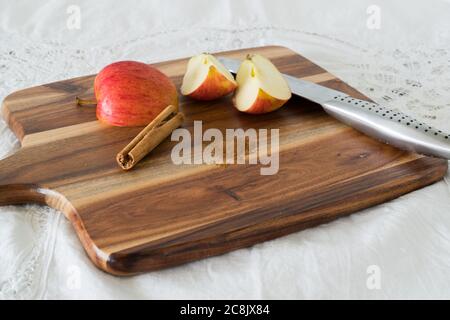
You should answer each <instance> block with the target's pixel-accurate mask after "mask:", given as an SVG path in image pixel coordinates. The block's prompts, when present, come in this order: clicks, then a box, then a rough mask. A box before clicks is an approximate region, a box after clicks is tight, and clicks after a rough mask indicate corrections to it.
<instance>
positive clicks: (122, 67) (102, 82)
mask: <svg viewBox="0 0 450 320" xmlns="http://www.w3.org/2000/svg"><path fill="white" fill-rule="evenodd" d="M94 90H95V97H96V99H97V118H98V119H99V120H100V121H102V122H105V123H108V124H111V125H114V126H121V127H133V126H144V125H147V124H148V123H150V122H151V121H152V120H153V119H155V118H156V116H157V115H158V114H159V113H160V112H161V111H162V110H163V109H164V108H166V107H167V106H168V105H174V106H176V107H178V95H177V89H176V87H175V85H174V83H173V82H172V80H170V79H169V78H168V77H167V76H166V75H165V74H164V73H162V72H161V71H159V70H158V69H156V68H153V67H151V66H149V65H147V64H145V63H142V62H137V61H119V62H115V63H112V64H110V65H108V66H106V67H105V68H103V70H101V71H100V73H99V74H98V75H97V77H96V78H95V81H94Z"/></svg>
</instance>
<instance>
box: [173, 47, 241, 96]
mask: <svg viewBox="0 0 450 320" xmlns="http://www.w3.org/2000/svg"><path fill="white" fill-rule="evenodd" d="M236 86H237V84H236V81H235V80H234V78H233V75H232V74H231V73H230V72H229V71H228V70H227V69H226V68H225V67H224V66H223V64H222V63H220V62H219V61H218V60H217V59H216V58H215V57H214V56H212V55H210V54H200V55H198V56H195V57H192V58H191V59H190V60H189V62H188V66H187V70H186V74H185V75H184V78H183V84H182V85H181V93H182V94H183V95H188V96H192V97H193V98H197V99H201V100H211V99H215V98H219V97H221V96H224V95H226V94H228V93H230V92H232V91H233V90H234V89H235V88H236Z"/></svg>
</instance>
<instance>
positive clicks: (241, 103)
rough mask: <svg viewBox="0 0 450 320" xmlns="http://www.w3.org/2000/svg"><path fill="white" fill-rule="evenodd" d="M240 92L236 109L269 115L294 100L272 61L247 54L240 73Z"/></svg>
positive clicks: (238, 75)
mask: <svg viewBox="0 0 450 320" xmlns="http://www.w3.org/2000/svg"><path fill="white" fill-rule="evenodd" d="M236 81H237V83H238V89H237V90H236V94H235V96H234V98H233V103H234V106H235V107H236V108H237V109H238V110H239V111H242V112H247V113H267V112H271V111H274V110H277V109H278V108H280V107H281V106H282V105H283V104H285V103H286V101H288V100H289V99H290V98H291V95H292V94H291V89H290V88H289V85H288V84H287V82H286V80H285V79H284V77H283V75H282V74H281V73H280V71H278V69H277V68H276V67H275V66H274V65H273V63H272V62H270V60H268V59H267V58H264V57H263V56H261V55H258V54H255V55H248V56H247V58H246V59H245V60H244V61H243V62H242V63H241V66H240V67H239V70H238V72H237V77H236Z"/></svg>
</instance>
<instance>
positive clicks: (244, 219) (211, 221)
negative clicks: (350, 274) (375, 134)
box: [0, 47, 447, 275]
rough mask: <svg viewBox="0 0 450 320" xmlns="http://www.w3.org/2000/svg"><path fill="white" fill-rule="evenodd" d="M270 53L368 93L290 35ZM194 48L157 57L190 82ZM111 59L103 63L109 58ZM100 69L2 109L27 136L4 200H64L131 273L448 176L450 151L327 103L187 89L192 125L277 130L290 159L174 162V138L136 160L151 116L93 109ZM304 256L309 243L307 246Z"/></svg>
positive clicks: (115, 269) (308, 74) (89, 238)
mask: <svg viewBox="0 0 450 320" xmlns="http://www.w3.org/2000/svg"><path fill="white" fill-rule="evenodd" d="M247 53H260V54H263V55H265V56H266V57H268V58H270V59H271V60H272V61H273V62H274V64H275V65H277V66H278V67H279V69H280V70H281V71H282V72H284V73H287V74H290V75H293V76H296V77H299V78H303V79H307V80H309V81H313V82H317V83H320V84H322V85H324V86H327V87H330V88H334V89H338V90H341V91H344V92H346V93H348V94H350V95H352V96H354V97H357V98H364V97H363V96H362V95H361V94H359V93H358V92H357V91H355V90H354V89H352V88H350V87H349V86H348V85H346V84H344V83H343V82H342V81H340V80H339V79H337V78H335V77H334V76H333V75H331V74H329V73H327V72H326V71H325V70H323V69H322V68H320V67H318V66H317V65H315V64H313V63H312V62H311V61H308V60H307V59H305V58H303V57H302V56H300V55H298V54H296V53H294V52H293V51H291V50H289V49H286V48H283V47H262V48H253V49H248V50H239V51H232V52H227V53H224V55H226V56H229V57H234V58H243V57H245V55H246V54H247ZM186 61H187V60H177V61H170V62H163V63H158V64H155V66H156V67H157V68H159V69H160V70H161V71H163V72H165V73H166V74H167V75H169V76H170V77H172V79H173V80H174V81H175V83H176V85H177V86H178V87H179V85H180V84H181V79H182V75H183V73H184V70H185V66H186ZM100 67H101V66H99V68H100ZM93 80H94V76H93V75H91V76H86V77H81V78H76V79H71V80H67V81H60V82H55V83H51V84H46V85H42V86H38V87H34V88H30V89H25V90H21V91H19V92H16V93H13V94H11V95H10V96H8V97H7V98H6V99H5V100H4V102H3V116H4V118H5V119H6V121H7V123H8V124H9V126H10V127H11V129H12V130H13V131H14V133H15V134H16V135H17V137H18V138H19V139H20V141H21V143H22V148H21V149H20V150H19V151H18V152H16V153H15V154H13V155H12V156H10V157H8V158H6V159H3V160H1V161H0V205H7V204H19V203H27V202H37V203H43V204H48V205H49V206H51V207H53V208H56V209H58V210H61V211H62V212H63V213H64V214H65V216H66V217H67V218H68V219H69V220H70V221H71V222H72V224H73V226H74V228H75V230H76V232H77V234H78V236H79V238H80V240H81V243H82V244H83V246H84V248H85V250H86V252H87V254H88V255H89V257H90V258H91V259H92V261H93V262H94V263H95V264H96V265H97V266H98V267H99V268H101V269H102V270H104V271H106V272H109V273H112V274H117V275H124V274H134V273H139V272H143V271H149V270H155V269H159V268H164V267H168V266H173V265H177V264H181V263H185V262H188V261H192V260H196V259H200V258H204V257H208V256H212V255H218V254H222V253H225V252H228V251H231V250H234V249H237V248H242V247H246V246H250V245H253V244H255V243H257V242H261V241H265V240H269V239H273V238H276V237H279V236H282V235H285V234H288V233H291V232H295V231H298V230H301V229H304V228H308V227H312V226H315V225H318V224H320V223H324V222H328V221H331V220H333V219H336V218H338V217H341V216H345V215H348V214H350V213H352V212H355V211H358V210H361V209H363V208H367V207H370V206H373V205H375V204H378V203H382V202H384V201H387V200H390V199H393V198H396V197H398V196H400V195H403V194H405V193H407V192H410V191H413V190H415V189H418V188H421V187H423V186H426V185H429V184H431V183H433V182H435V181H437V180H439V179H441V178H442V176H443V175H444V174H445V172H446V170H447V161H445V160H441V159H436V158H430V157H424V156H420V155H417V154H413V153H408V152H404V151H401V150H398V149H395V148H393V147H390V146H388V145H385V144H381V143H378V142H377V141H375V140H373V139H371V138H369V137H367V136H364V135H362V134H360V133H358V132H357V131H355V130H353V129H352V128H350V127H348V126H346V125H344V124H342V123H339V122H338V121H336V120H334V119H333V118H331V117H329V116H328V115H326V114H325V112H323V111H322V109H321V108H320V106H318V105H316V104H314V103H311V102H308V101H306V100H304V99H302V98H298V97H293V98H292V99H291V100H290V101H289V102H288V103H287V104H286V106H285V107H283V108H282V109H280V110H278V111H276V112H273V113H270V114H266V115H247V114H243V113H239V112H238V111H236V110H235V109H234V108H233V107H232V104H231V98H230V97H226V98H223V99H221V100H217V101H214V102H198V101H193V100H190V99H188V98H181V106H180V109H181V111H182V112H184V113H185V115H186V121H185V124H184V127H185V128H187V129H189V130H191V131H192V129H193V121H194V120H203V130H206V129H207V128H219V129H221V130H222V132H225V129H226V128H244V129H247V128H255V129H259V128H267V129H271V128H279V129H280V168H279V172H278V174H276V175H267V176H263V175H260V165H227V166H223V165H174V164H173V163H172V161H171V158H170V152H171V149H172V147H173V146H174V145H175V144H176V142H172V141H170V139H167V140H166V141H165V142H164V143H163V144H161V145H160V146H158V147H157V149H155V150H154V151H153V152H152V153H151V154H150V155H149V156H147V157H146V158H145V159H144V161H142V162H141V163H139V164H138V165H137V166H136V167H135V169H133V170H132V171H129V172H123V171H122V170H121V169H120V168H119V167H118V165H117V164H116V162H115V156H116V154H117V152H118V151H120V150H121V149H122V148H123V147H124V146H125V145H126V144H127V143H128V142H129V141H130V140H131V139H132V137H134V136H135V135H136V134H137V133H138V132H139V131H140V130H141V128H117V127H108V126H106V125H102V124H100V123H98V122H97V121H96V117H95V107H86V106H85V107H77V106H76V104H75V96H81V97H84V98H93V88H92V86H93ZM300 254H301V253H300Z"/></svg>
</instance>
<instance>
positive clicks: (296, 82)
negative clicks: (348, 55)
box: [218, 57, 450, 159]
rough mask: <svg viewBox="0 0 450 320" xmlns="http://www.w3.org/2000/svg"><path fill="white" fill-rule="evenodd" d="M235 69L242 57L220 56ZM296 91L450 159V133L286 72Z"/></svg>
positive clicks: (383, 136) (386, 135) (361, 126)
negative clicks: (239, 58) (238, 58)
mask: <svg viewBox="0 0 450 320" xmlns="http://www.w3.org/2000/svg"><path fill="white" fill-rule="evenodd" d="M218 59H219V61H221V62H222V63H223V65H224V66H225V67H226V68H227V69H228V70H229V71H230V72H232V73H236V72H237V71H238V70H239V66H240V61H239V60H237V59H230V58H225V57H219V58H218ZM283 76H284V78H285V79H286V81H287V83H288V84H289V86H290V88H291V91H292V93H293V94H295V95H297V96H300V97H302V98H305V99H307V100H310V101H312V102H315V103H317V104H319V105H321V106H322V108H323V109H324V110H325V111H326V112H327V113H328V114H329V115H331V116H332V117H334V118H336V119H338V120H339V121H341V122H343V123H345V124H347V125H349V126H351V127H353V128H355V129H356V130H358V131H361V132H363V133H365V134H366V135H368V136H371V137H373V138H375V139H377V140H379V141H381V142H384V143H387V144H390V145H393V146H396V147H398V148H400V149H403V150H407V151H412V152H417V153H420V154H425V155H429V156H435V157H439V158H444V159H450V134H448V133H445V132H442V131H441V130H437V129H435V128H433V127H432V126H430V125H428V124H426V123H425V122H423V121H419V120H417V119H414V118H412V117H411V116H408V115H406V114H404V113H402V112H399V111H395V110H392V109H390V108H389V107H385V106H382V105H379V104H376V103H372V102H369V101H364V100H360V99H355V98H352V97H350V96H349V95H347V94H345V93H343V92H341V91H338V90H333V89H330V88H327V87H324V86H321V85H319V84H316V83H313V82H309V81H305V80H302V79H298V78H296V77H293V76H290V75H287V74H283Z"/></svg>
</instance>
